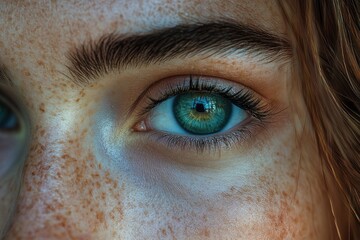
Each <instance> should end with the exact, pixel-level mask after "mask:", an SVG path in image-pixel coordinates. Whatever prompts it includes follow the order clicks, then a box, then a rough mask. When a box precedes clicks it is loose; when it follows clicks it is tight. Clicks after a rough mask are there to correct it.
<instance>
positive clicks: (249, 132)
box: [151, 119, 265, 153]
mask: <svg viewBox="0 0 360 240" xmlns="http://www.w3.org/2000/svg"><path fill="white" fill-rule="evenodd" d="M264 125H265V124H264V122H262V121H259V120H257V119H253V120H251V121H249V122H248V123H247V124H246V125H245V126H240V127H239V128H238V129H234V130H232V131H230V132H228V133H225V134H217V135H216V134H215V135H210V136H201V137H200V136H199V137H194V136H180V135H172V134H168V133H165V132H160V133H159V132H158V133H152V134H151V135H152V137H154V138H155V139H156V141H157V142H163V143H165V144H166V145H167V147H169V148H176V149H180V150H182V151H189V150H193V149H195V150H196V152H197V153H203V152H205V151H208V152H213V151H220V150H221V149H230V148H232V147H234V146H238V145H241V144H242V143H243V142H246V141H247V140H248V139H250V138H252V137H253V135H255V134H256V133H257V132H258V131H259V130H260V129H261V128H264Z"/></svg>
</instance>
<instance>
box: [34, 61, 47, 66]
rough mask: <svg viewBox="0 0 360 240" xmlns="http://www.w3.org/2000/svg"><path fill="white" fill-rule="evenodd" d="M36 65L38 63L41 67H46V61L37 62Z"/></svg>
mask: <svg viewBox="0 0 360 240" xmlns="http://www.w3.org/2000/svg"><path fill="white" fill-rule="evenodd" d="M36 63H37V64H38V65H39V66H44V65H45V63H44V61H42V60H37V62H36Z"/></svg>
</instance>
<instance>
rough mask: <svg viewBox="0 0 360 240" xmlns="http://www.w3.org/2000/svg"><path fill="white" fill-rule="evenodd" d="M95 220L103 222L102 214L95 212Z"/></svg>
mask: <svg viewBox="0 0 360 240" xmlns="http://www.w3.org/2000/svg"><path fill="white" fill-rule="evenodd" d="M96 218H97V219H98V220H99V221H100V222H103V221H104V213H103V212H97V213H96Z"/></svg>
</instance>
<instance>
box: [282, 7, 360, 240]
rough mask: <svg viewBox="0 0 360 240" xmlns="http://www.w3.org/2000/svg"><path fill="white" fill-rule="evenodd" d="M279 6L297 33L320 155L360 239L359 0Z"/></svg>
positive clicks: (301, 70)
mask: <svg viewBox="0 0 360 240" xmlns="http://www.w3.org/2000/svg"><path fill="white" fill-rule="evenodd" d="M280 5H281V8H282V10H283V11H284V16H285V18H286V20H287V22H288V24H289V26H290V29H291V32H292V34H293V38H294V39H293V40H294V41H293V42H294V52H295V55H296V56H297V60H298V62H297V64H298V70H299V74H300V79H301V81H300V83H299V85H300V87H301V91H302V94H303V96H304V101H305V104H306V106H307V109H308V112H309V115H310V119H311V123H312V125H313V128H314V131H315V137H316V142H317V145H318V149H319V155H320V157H321V159H322V160H323V165H324V166H325V167H327V168H328V170H329V171H330V173H331V175H332V177H333V178H334V180H335V181H336V183H337V184H338V187H339V189H340V191H341V192H342V193H344V197H345V198H344V199H346V201H345V202H346V203H345V204H346V206H347V207H348V208H349V210H350V211H349V212H351V214H350V215H351V216H350V218H351V220H350V226H349V232H350V233H349V238H350V239H360V81H359V80H360V64H359V63H360V1H358V0H331V1H330V0H308V1H305V0H301V1H300V0H299V1H288V2H285V1H281V2H280ZM292 16H296V17H292ZM330 201H331V199H330ZM330 203H331V202H330ZM335 224H336V226H338V225H337V223H336V218H335ZM338 234H339V237H340V238H342V237H343V236H341V234H340V231H339V229H338Z"/></svg>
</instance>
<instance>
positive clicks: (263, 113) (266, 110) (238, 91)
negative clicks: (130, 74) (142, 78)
mask: <svg viewBox="0 0 360 240" xmlns="http://www.w3.org/2000/svg"><path fill="white" fill-rule="evenodd" d="M177 78H179V80H177V82H176V84H173V85H171V84H170V83H168V84H166V87H165V88H166V89H165V90H163V89H162V90H161V91H162V93H160V97H154V96H151V93H150V91H151V89H152V88H153V84H152V85H150V86H149V87H148V88H147V89H146V90H145V91H143V92H142V94H141V95H140V97H138V99H137V100H136V101H135V102H134V104H133V105H132V108H131V110H130V111H129V113H128V115H130V114H131V113H132V112H133V111H134V109H135V108H136V106H137V105H138V103H139V102H140V101H141V100H143V99H144V98H147V99H149V100H150V103H147V105H146V107H145V108H143V110H142V111H140V112H138V113H137V120H140V119H141V118H142V117H144V115H146V114H147V113H148V112H150V111H151V109H152V108H154V107H155V106H156V105H158V104H159V103H161V102H162V101H164V100H167V99H168V98H170V97H172V96H175V95H178V94H180V93H182V92H188V91H189V89H188V87H189V86H188V85H189V84H191V83H188V84H185V82H186V81H191V79H192V78H194V80H193V81H194V82H196V83H193V84H194V89H193V90H199V86H197V87H196V85H197V84H200V85H202V86H200V88H201V87H203V88H205V89H204V91H209V89H212V90H213V92H214V93H218V94H220V95H222V96H223V97H226V98H229V99H230V100H231V101H233V100H234V99H237V98H238V97H240V98H241V99H242V100H243V101H244V102H246V103H249V102H251V103H252V106H249V108H248V109H244V110H246V111H248V112H249V113H250V114H251V115H252V116H254V117H256V118H258V119H259V120H262V119H265V118H266V117H267V116H269V115H271V114H272V113H271V110H270V109H271V107H270V106H269V105H268V104H263V102H262V101H261V97H260V96H255V93H254V91H253V90H251V89H249V88H247V87H245V86H242V85H241V84H239V83H235V82H232V81H228V80H225V79H220V78H216V77H209V76H195V77H193V76H192V75H185V76H178V77H177ZM187 78H189V79H188V80H187ZM206 79H208V80H209V79H211V80H212V82H210V81H208V80H206ZM160 81H166V79H163V80H160ZM219 82H226V83H225V84H224V85H223V86H217V87H216V85H219V84H220V83H219ZM215 83H216V84H215ZM155 84H158V82H156V83H155ZM177 87H180V88H181V87H183V88H184V89H183V90H181V89H177ZM231 90H233V91H232V92H231V93H230V91H231ZM226 91H228V93H226ZM158 95H159V94H158ZM152 98H153V99H152ZM156 98H157V99H156ZM246 99H247V100H246ZM235 105H236V104H235ZM238 107H240V108H243V107H245V106H244V105H243V106H238Z"/></svg>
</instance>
